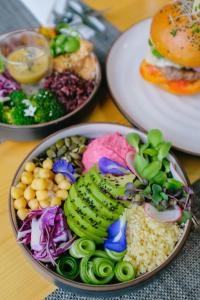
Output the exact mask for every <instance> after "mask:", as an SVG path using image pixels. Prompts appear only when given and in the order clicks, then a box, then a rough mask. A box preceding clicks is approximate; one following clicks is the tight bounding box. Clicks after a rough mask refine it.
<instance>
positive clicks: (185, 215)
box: [178, 210, 192, 224]
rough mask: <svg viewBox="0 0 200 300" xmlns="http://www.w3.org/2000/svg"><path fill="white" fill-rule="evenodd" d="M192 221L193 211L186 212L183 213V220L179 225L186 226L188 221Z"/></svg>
mask: <svg viewBox="0 0 200 300" xmlns="http://www.w3.org/2000/svg"><path fill="white" fill-rule="evenodd" d="M191 219H192V213H191V211H187V210H184V211H183V212H182V217H181V219H180V221H179V222H178V223H179V224H185V223H186V222H187V221H188V220H191Z"/></svg>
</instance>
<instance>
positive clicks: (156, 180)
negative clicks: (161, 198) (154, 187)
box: [151, 171, 167, 186]
mask: <svg viewBox="0 0 200 300" xmlns="http://www.w3.org/2000/svg"><path fill="white" fill-rule="evenodd" d="M166 180H167V175H166V174H165V173H164V172H163V171H159V172H158V174H157V175H156V176H155V177H153V178H152V180H151V181H152V182H154V183H157V184H159V185H161V186H163V185H164V183H165V182H166Z"/></svg>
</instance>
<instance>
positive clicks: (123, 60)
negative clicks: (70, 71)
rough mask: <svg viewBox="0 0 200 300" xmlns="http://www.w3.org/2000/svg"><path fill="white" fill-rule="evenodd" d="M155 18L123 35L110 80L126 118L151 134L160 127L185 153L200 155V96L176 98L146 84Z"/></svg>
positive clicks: (109, 70) (109, 67)
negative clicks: (144, 68) (141, 68)
mask: <svg viewBox="0 0 200 300" xmlns="http://www.w3.org/2000/svg"><path fill="white" fill-rule="evenodd" d="M150 23H151V19H147V20H144V21H142V22H140V23H138V24H136V25H134V26H133V27H131V28H130V29H129V30H128V31H126V32H125V33H123V34H122V35H121V36H120V38H119V39H118V40H117V41H116V42H115V44H114V45H113V47H112V48H111V50H110V53H109V55H108V59H107V66H106V72H107V80H108V84H109V88H110V91H111V93H112V95H113V98H114V99H115V102H116V104H117V106H118V107H119V109H120V110H121V112H122V113H123V114H124V115H125V117H126V118H127V119H128V120H129V121H130V122H131V123H132V124H134V125H136V126H137V127H139V128H141V129H143V130H145V131H147V130H149V129H151V128H159V129H161V130H162V131H163V132H164V135H165V139H167V140H170V141H171V142H172V143H173V146H174V147H176V148H178V149H179V150H181V151H184V152H189V153H191V154H194V155H200V95H194V96H175V95H172V94H169V93H167V92H165V91H163V90H161V89H160V88H158V87H156V86H154V85H151V84H150V83H148V82H146V81H144V80H143V79H142V78H141V75H140V73H139V66H140V63H141V61H142V59H143V58H144V57H145V55H146V53H147V51H148V38H149V29H150Z"/></svg>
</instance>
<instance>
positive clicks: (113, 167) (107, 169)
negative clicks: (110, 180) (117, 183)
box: [99, 157, 130, 176]
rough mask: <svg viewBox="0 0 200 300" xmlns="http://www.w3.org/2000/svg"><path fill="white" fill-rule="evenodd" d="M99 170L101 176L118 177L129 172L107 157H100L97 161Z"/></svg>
mask: <svg viewBox="0 0 200 300" xmlns="http://www.w3.org/2000/svg"><path fill="white" fill-rule="evenodd" d="M99 170H100V172H101V173H102V174H103V175H105V174H112V175H116V176H118V175H119V176H120V175H125V174H129V173H130V170H129V169H128V168H127V167H125V166H123V165H121V164H119V163H117V162H115V161H113V160H111V159H109V158H107V157H102V158H101V159H100V160H99Z"/></svg>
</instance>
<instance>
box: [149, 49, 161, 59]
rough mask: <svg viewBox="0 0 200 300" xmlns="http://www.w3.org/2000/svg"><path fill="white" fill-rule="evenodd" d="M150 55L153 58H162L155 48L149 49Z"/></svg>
mask: <svg viewBox="0 0 200 300" xmlns="http://www.w3.org/2000/svg"><path fill="white" fill-rule="evenodd" d="M151 53H152V54H153V55H154V56H155V57H157V58H161V57H162V55H161V54H160V52H158V50H156V49H155V48H152V49H151Z"/></svg>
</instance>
